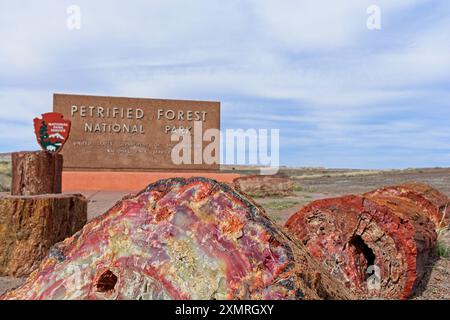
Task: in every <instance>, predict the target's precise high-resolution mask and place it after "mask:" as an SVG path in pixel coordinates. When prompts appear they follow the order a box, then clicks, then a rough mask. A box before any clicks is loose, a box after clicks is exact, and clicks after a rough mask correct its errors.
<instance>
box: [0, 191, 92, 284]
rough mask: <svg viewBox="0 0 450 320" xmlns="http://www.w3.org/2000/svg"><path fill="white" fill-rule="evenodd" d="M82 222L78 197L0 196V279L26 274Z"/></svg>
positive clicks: (83, 203) (83, 212)
mask: <svg viewBox="0 0 450 320" xmlns="http://www.w3.org/2000/svg"><path fill="white" fill-rule="evenodd" d="M86 220H87V200H86V198H85V197H84V196H82V195H78V194H76V195H52V194H48V195H39V196H9V195H7V196H2V197H0V276H14V277H23V276H27V275H29V274H30V273H31V272H32V271H34V270H35V269H36V268H37V267H38V266H39V264H40V262H41V261H42V259H44V258H45V257H46V256H47V254H48V252H49V250H50V248H51V247H52V246H53V245H54V244H55V243H57V242H60V241H62V240H64V239H65V238H67V237H70V236H72V235H73V234H74V233H75V232H77V231H78V230H80V229H81V228H82V227H83V226H84V225H85V224H86Z"/></svg>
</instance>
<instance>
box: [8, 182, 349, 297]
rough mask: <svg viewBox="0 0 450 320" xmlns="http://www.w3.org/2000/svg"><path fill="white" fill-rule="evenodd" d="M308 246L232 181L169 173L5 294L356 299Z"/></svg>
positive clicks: (70, 240) (93, 223)
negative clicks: (170, 176)
mask: <svg viewBox="0 0 450 320" xmlns="http://www.w3.org/2000/svg"><path fill="white" fill-rule="evenodd" d="M352 297H353V295H352V294H351V293H350V292H349V291H348V290H347V289H346V288H344V287H343V286H342V285H341V284H339V283H338V282H336V281H335V280H333V279H332V278H331V277H330V276H329V274H328V272H326V271H325V270H324V268H322V267H321V266H320V264H318V263H317V262H316V261H315V260H314V259H313V258H312V257H311V256H310V255H309V254H308V253H307V252H306V249H305V248H304V247H303V246H301V245H297V244H295V243H293V242H292V241H291V240H290V238H289V237H288V236H287V235H286V234H285V233H284V232H283V231H282V230H281V228H279V227H277V226H276V225H275V224H274V223H273V222H272V221H271V220H270V219H268V218H267V217H266V215H265V214H264V212H263V211H262V210H261V209H260V208H258V207H257V206H255V205H253V204H252V203H251V202H250V200H249V199H247V198H246V197H244V196H242V195H241V194H239V193H237V192H236V191H235V190H234V189H232V188H230V187H229V186H227V185H225V184H221V183H218V182H216V181H213V180H208V179H204V178H191V179H181V178H178V179H168V180H161V181H158V182H156V183H154V184H152V185H150V186H149V187H148V188H147V189H145V190H144V191H142V192H140V193H139V194H137V195H136V196H133V197H128V198H125V199H123V200H122V201H121V202H118V203H117V204H116V205H115V206H114V207H113V208H112V209H110V210H109V211H108V212H107V213H106V214H104V215H103V216H101V217H98V218H96V219H95V220H93V221H91V222H90V223H89V224H88V225H86V226H85V227H84V228H83V230H82V231H80V232H79V233H77V234H76V235H74V236H73V237H71V238H68V239H66V240H65V241H64V242H62V243H60V244H58V245H56V246H54V247H53V248H52V250H51V251H50V254H49V257H48V258H47V259H46V260H45V261H44V262H43V263H42V265H41V267H40V269H39V270H38V271H37V272H35V273H33V274H32V275H31V276H30V277H29V278H28V280H27V282H26V283H25V284H24V285H23V286H22V287H20V288H18V289H16V290H15V291H12V292H9V293H7V294H6V295H5V296H3V297H2V298H3V299H301V298H306V299H319V298H336V299H348V298H352Z"/></svg>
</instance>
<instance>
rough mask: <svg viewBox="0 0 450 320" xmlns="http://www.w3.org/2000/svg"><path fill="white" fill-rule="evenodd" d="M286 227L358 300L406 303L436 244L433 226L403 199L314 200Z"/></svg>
mask: <svg viewBox="0 0 450 320" xmlns="http://www.w3.org/2000/svg"><path fill="white" fill-rule="evenodd" d="M286 227H287V228H288V230H289V231H290V232H291V233H292V234H293V235H294V236H295V237H296V238H297V239H298V240H300V242H301V243H303V244H304V245H306V247H307V248H308V250H309V252H310V253H311V254H312V255H313V256H314V257H316V258H317V259H318V260H319V261H322V262H323V265H324V266H325V267H326V268H327V269H328V270H329V271H330V273H331V274H332V275H333V276H334V277H335V278H336V279H337V280H339V281H340V282H342V283H343V284H344V285H345V286H346V287H348V288H350V289H351V291H352V292H353V293H354V294H355V295H357V296H359V297H361V298H384V299H405V298H408V297H409V296H410V295H411V294H412V292H413V290H414V289H415V288H416V287H417V286H418V284H419V283H420V280H421V279H422V277H423V276H424V272H425V264H426V262H427V261H428V259H429V257H430V255H431V254H432V251H433V250H432V249H433V248H434V247H435V244H436V232H435V229H434V224H433V223H432V222H431V221H430V220H429V219H428V218H427V217H426V216H425V215H423V212H422V210H421V208H419V207H418V206H416V205H415V203H414V202H412V201H411V200H409V199H407V198H398V199H396V200H395V201H392V199H391V200H389V201H386V199H384V198H379V199H378V198H371V199H369V198H366V197H362V196H345V197H340V198H334V199H324V200H318V201H315V202H312V203H311V204H309V205H307V206H306V207H304V208H302V209H301V210H300V211H299V212H297V213H295V214H294V215H293V216H292V217H291V218H290V219H289V220H288V222H287V223H286Z"/></svg>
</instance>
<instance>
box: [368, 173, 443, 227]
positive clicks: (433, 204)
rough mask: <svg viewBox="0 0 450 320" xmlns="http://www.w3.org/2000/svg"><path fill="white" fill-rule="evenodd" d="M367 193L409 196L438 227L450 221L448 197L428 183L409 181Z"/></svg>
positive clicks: (386, 195)
mask: <svg viewBox="0 0 450 320" xmlns="http://www.w3.org/2000/svg"><path fill="white" fill-rule="evenodd" d="M365 195H366V196H367V197H371V198H373V197H384V198H407V199H409V200H411V201H413V202H414V203H415V204H416V206H418V207H420V208H421V209H422V210H423V213H424V214H425V215H426V216H427V217H429V218H430V220H431V221H433V222H434V224H435V225H436V228H442V227H445V226H448V225H449V223H450V206H449V204H450V203H449V199H448V197H447V196H446V195H445V194H443V193H441V192H440V191H438V190H436V189H435V188H433V187H431V186H429V185H427V184H423V183H418V182H409V183H405V184H401V185H398V186H389V187H384V188H379V189H377V190H375V191H372V192H368V193H366V194H365Z"/></svg>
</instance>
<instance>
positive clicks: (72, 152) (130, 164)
mask: <svg viewBox="0 0 450 320" xmlns="http://www.w3.org/2000/svg"><path fill="white" fill-rule="evenodd" d="M53 111H54V112H58V113H61V114H63V115H64V118H65V119H68V120H70V121H71V123H72V127H71V132H70V137H69V139H68V141H67V142H66V145H65V147H64V150H63V151H62V152H61V153H62V154H63V155H64V168H65V169H68V170H80V171H84V170H85V171H161V170H163V171H165V170H168V171H169V170H170V171H180V170H181V171H183V170H187V171H190V170H201V171H216V170H218V169H219V164H218V163H214V164H205V163H203V164H194V161H192V164H182V165H177V164H175V163H173V161H172V159H171V152H172V149H173V147H174V146H175V145H177V144H178V142H172V141H171V134H172V133H173V132H174V131H176V132H179V133H182V132H185V133H190V132H191V131H192V130H193V128H194V122H197V123H201V124H202V129H203V131H205V130H207V129H220V103H219V102H206V101H189V100H160V99H140V98H119V97H99V96H85V95H65V94H55V95H54V96H53ZM209 143H210V142H209ZM203 144H204V145H203V147H204V146H206V145H207V144H208V142H203ZM219 145H220V142H219Z"/></svg>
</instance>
